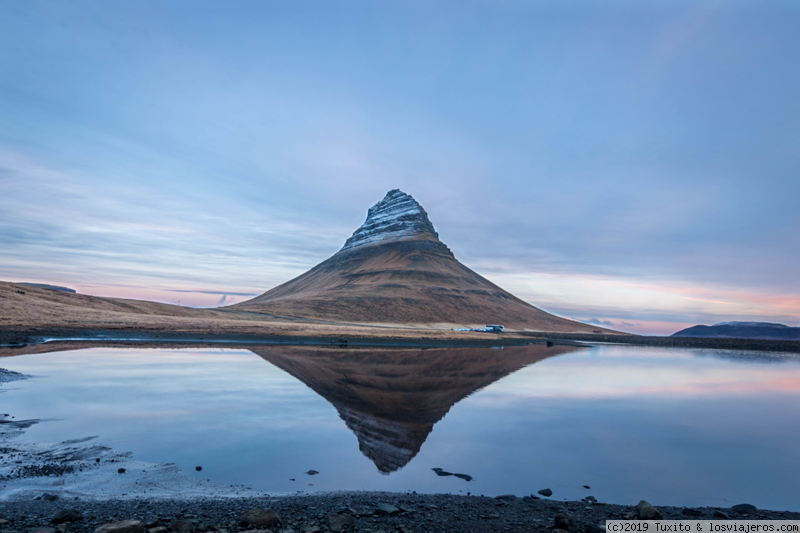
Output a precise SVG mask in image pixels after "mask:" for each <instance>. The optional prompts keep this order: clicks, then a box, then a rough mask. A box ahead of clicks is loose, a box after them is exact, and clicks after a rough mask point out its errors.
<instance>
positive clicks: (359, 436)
mask: <svg viewBox="0 0 800 533" xmlns="http://www.w3.org/2000/svg"><path fill="white" fill-rule="evenodd" d="M256 352H257V353H256ZM0 366H2V367H4V368H8V369H10V370H15V371H18V372H23V373H26V374H31V375H33V376H35V377H34V379H30V380H27V381H20V382H14V383H9V384H6V385H4V386H3V387H2V389H4V390H5V392H4V393H3V394H0V404H1V405H2V412H7V413H11V414H13V415H14V416H16V418H17V419H18V420H19V419H27V418H39V419H45V420H43V421H42V422H41V423H39V424H37V425H34V426H32V427H31V428H30V429H28V430H27V432H26V434H25V436H24V438H25V439H27V440H31V441H36V442H54V441H62V440H66V439H72V438H80V437H85V436H89V435H99V436H100V440H101V441H102V442H103V443H105V444H108V445H110V446H112V447H114V448H116V449H118V450H121V451H131V452H133V454H134V457H135V458H137V459H140V460H144V461H151V462H176V463H178V464H179V465H180V466H181V468H182V469H184V470H185V471H186V472H188V473H191V474H192V475H202V477H204V478H210V479H212V480H215V481H219V482H222V483H231V484H234V483H242V484H245V485H247V486H250V487H253V488H260V489H264V490H269V491H281V492H283V491H293V490H303V491H314V490H331V489H346V490H350V489H352V490H372V489H375V490H392V491H406V490H416V491H418V492H456V493H457V492H459V491H463V493H466V492H467V491H471V492H472V493H473V494H486V495H498V494H505V493H515V494H518V495H524V494H531V493H535V492H536V491H537V490H539V489H542V488H545V487H549V488H551V489H553V492H554V496H553V497H554V498H558V499H564V498H566V499H575V498H581V497H584V496H586V495H589V494H591V495H593V496H595V497H597V498H598V499H599V500H600V501H605V502H614V503H636V502H638V501H639V499H647V500H649V501H651V502H653V503H657V504H674V505H725V506H730V505H732V504H736V503H741V502H748V503H752V504H755V505H757V506H759V507H765V508H772V509H792V510H800V415H799V413H800V356H784V357H777V358H770V357H769V356H767V357H760V356H759V354H757V353H752V352H751V353H747V352H725V351H712V350H678V349H656V348H640V347H620V346H599V347H593V348H585V349H572V348H563V347H555V348H550V349H549V350H548V349H547V348H545V347H541V346H536V347H524V348H505V349H487V348H470V349H463V348H462V349H452V350H448V349H430V350H375V349H372V350H359V349H354V348H349V349H313V348H287V347H280V348H263V349H258V350H257V351H248V350H244V349H236V350H233V349H186V350H173V349H113V348H96V349H87V350H78V351H64V352H54V353H48V354H38V355H25V356H18V357H9V358H4V359H2V360H0ZM197 465H202V467H203V471H202V473H200V474H197V473H195V471H194V467H195V466H197ZM433 467H441V468H444V469H445V470H448V471H450V472H461V473H466V474H469V475H472V476H473V477H474V480H473V481H472V482H466V481H464V480H461V479H458V478H454V477H438V476H436V475H435V474H434V473H433V472H432V471H431V468H433ZM309 469H314V470H318V471H319V472H320V474H319V475H316V476H313V477H310V476H307V475H305V474H304V472H305V471H307V470H309ZM291 478H294V479H295V480H296V481H290V479H291ZM311 483H313V486H309V484H311ZM583 485H590V486H591V490H586V489H584V488H582V486H583Z"/></svg>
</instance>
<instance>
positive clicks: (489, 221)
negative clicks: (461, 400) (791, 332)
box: [0, 0, 800, 334]
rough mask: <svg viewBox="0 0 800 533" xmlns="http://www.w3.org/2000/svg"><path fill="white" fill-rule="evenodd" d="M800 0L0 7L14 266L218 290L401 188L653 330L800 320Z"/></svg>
mask: <svg viewBox="0 0 800 533" xmlns="http://www.w3.org/2000/svg"><path fill="white" fill-rule="evenodd" d="M798 27H800V3H798V2H794V1H769V0H759V1H741V0H726V1H703V0H698V1H693V2H684V1H679V0H670V1H666V0H661V1H656V0H654V1H650V2H640V1H634V0H630V1H621V0H619V1H617V0H609V1H603V2H600V1H597V2H588V1H570V0H554V1H545V0H543V1H522V0H507V1H504V0H492V1H485V2H483V1H481V2H474V1H472V2H471V1H457V2H456V1H453V2H446V1H441V2H436V1H434V2H431V1H420V2H415V1H410V0H404V1H391V0H389V1H385V2H367V1H358V0H352V1H330V0H325V1H302V0H301V1H296V2H274V1H260V0H259V1H244V0H242V1H237V2H217V1H211V2H207V1H199V0H190V1H174V0H167V1H160V0H159V1H154V0H136V1H120V2H104V1H92V2H85V1H75V2H70V3H68V4H67V3H63V2H57V1H54V2H40V1H36V0H30V1H26V2H16V1H13V0H0V279H2V280H7V281H32V282H44V283H54V284H59V285H65V286H68V287H72V288H74V289H77V290H78V291H79V292H81V293H85V294H93V295H98V296H116V297H126V298H143V299H151V300H157V301H163V302H168V303H180V304H181V305H192V306H202V307H215V306H218V305H227V304H230V303H235V302H239V301H243V300H245V299H248V298H250V297H252V296H254V295H257V294H260V293H262V292H264V291H266V290H268V289H270V288H271V287H274V286H276V285H278V284H280V283H283V282H284V281H287V280H288V279H291V278H293V277H295V276H297V275H299V274H301V273H303V272H304V271H305V270H307V269H309V268H310V267H312V266H314V265H315V264H317V263H319V262H320V261H322V260H324V259H326V258H327V257H329V256H330V255H332V254H333V253H335V252H336V251H337V250H338V249H339V248H340V247H341V246H342V244H343V243H344V241H345V240H346V239H347V237H349V236H350V234H352V232H353V231H355V230H356V228H358V227H359V226H360V225H361V224H362V223H363V222H364V219H365V218H366V211H367V209H368V208H369V207H370V206H371V205H373V204H374V203H375V202H377V201H379V200H380V199H381V198H382V197H383V196H384V194H385V193H386V192H387V191H388V190H390V189H394V188H399V189H401V190H403V191H404V192H406V193H409V194H411V195H412V196H414V198H416V199H417V200H418V201H419V202H420V203H421V204H422V205H423V206H424V207H425V209H426V211H427V212H428V214H429V216H430V218H431V220H432V222H433V224H434V226H435V227H436V229H437V231H438V232H439V235H440V238H441V239H442V241H443V242H445V243H446V244H447V245H448V246H449V247H450V249H451V250H452V251H453V252H454V253H455V255H456V257H457V258H458V259H459V260H461V261H462V262H463V263H464V264H466V265H467V266H469V267H471V268H472V269H474V270H476V271H477V272H479V273H480V274H482V275H484V276H485V277H487V278H488V279H490V280H491V281H493V282H495V283H497V284H498V285H500V286H502V287H503V288H505V289H507V290H509V291H511V292H512V293H514V294H516V295H517V296H519V297H521V298H523V299H524V300H526V301H528V302H530V303H532V304H534V305H536V306H538V307H540V308H542V309H545V310H547V311H549V312H552V313H555V314H558V315H560V316H565V317H569V318H575V319H578V320H582V321H586V322H590V323H593V324H599V325H604V326H608V327H613V328H616V329H620V330H623V331H630V332H635V333H643V334H671V333H673V332H675V331H677V330H679V329H682V328H683V327H687V326H690V325H694V324H713V323H717V322H723V321H731V320H747V321H750V320H753V321H768V322H779V323H784V324H788V325H791V326H800V283H798V273H799V272H800V208H799V207H800V98H798V95H800V66H799V65H800V63H798V60H799V59H800V31H797V28H798Z"/></svg>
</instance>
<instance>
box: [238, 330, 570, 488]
mask: <svg viewBox="0 0 800 533" xmlns="http://www.w3.org/2000/svg"><path fill="white" fill-rule="evenodd" d="M578 349H580V348H575V347H571V346H551V347H549V348H548V347H546V346H544V345H535V346H514V347H505V348H503V349H502V350H496V349H491V348H435V349H403V350H398V349H347V350H340V349H320V348H319V347H309V348H306V347H285V346H282V347H267V348H258V349H253V348H250V350H251V351H253V352H254V353H256V354H258V355H259V356H261V357H263V358H264V359H265V360H266V361H269V362H270V363H272V364H273V365H275V366H277V367H278V368H280V369H282V370H284V371H286V372H288V373H289V374H291V375H292V376H294V377H296V378H297V379H299V380H300V381H302V382H303V383H305V384H306V385H308V386H309V387H310V388H311V389H312V390H313V391H314V392H316V393H317V394H319V395H320V396H322V397H323V398H325V399H326V400H327V401H328V402H330V403H331V404H332V405H333V406H334V407H335V408H336V410H337V411H338V412H339V416H340V417H341V418H342V420H344V422H345V424H347V427H348V428H350V430H351V431H352V432H353V433H355V435H356V437H357V438H358V443H359V448H360V449H361V452H362V453H363V454H364V455H366V456H367V457H368V458H369V459H370V460H371V461H372V462H373V463H375V466H376V467H377V468H378V470H379V471H381V472H383V473H386V474H388V473H390V472H394V471H396V470H399V469H400V468H402V467H404V466H405V465H406V464H407V463H408V462H409V461H411V459H413V458H414V456H416V455H417V453H419V450H420V448H421V447H422V445H423V443H424V442H425V440H426V439H427V438H428V435H429V434H430V432H431V431H432V430H433V426H434V424H436V423H437V422H438V421H439V420H441V419H442V418H444V416H445V415H446V414H447V412H448V411H449V410H450V408H451V407H453V405H455V404H456V403H457V402H459V401H461V400H462V399H464V398H466V397H467V396H469V395H470V394H472V393H473V392H475V391H476V390H478V389H481V388H483V387H486V386H487V385H490V384H491V383H493V382H495V381H497V380H498V379H500V378H503V377H505V376H507V375H509V374H511V373H512V372H515V371H517V370H519V369H521V368H523V367H525V366H527V365H530V364H533V363H535V362H537V361H541V360H542V359H545V358H547V357H552V356H555V355H560V354H564V353H568V352H571V351H574V350H578Z"/></svg>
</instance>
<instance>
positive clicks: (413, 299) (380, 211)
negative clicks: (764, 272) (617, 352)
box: [230, 190, 609, 333]
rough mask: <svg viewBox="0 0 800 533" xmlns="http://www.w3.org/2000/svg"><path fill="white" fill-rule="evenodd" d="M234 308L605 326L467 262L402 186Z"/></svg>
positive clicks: (341, 317) (535, 326)
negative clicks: (530, 296) (295, 269)
mask: <svg viewBox="0 0 800 533" xmlns="http://www.w3.org/2000/svg"><path fill="white" fill-rule="evenodd" d="M230 309H232V310H238V311H251V312H261V313H269V314H275V315H289V316H299V317H304V318H314V319H321V320H332V321H340V322H358V323H394V324H458V325H470V326H476V325H485V324H503V325H505V326H507V327H511V328H514V329H529V330H536V331H561V332H584V333H591V332H593V331H595V330H603V328H597V327H593V326H589V325H586V324H581V323H579V322H575V321H572V320H567V319H563V318H560V317H557V316H554V315H551V314H549V313H547V312H545V311H542V310H541V309H538V308H536V307H534V306H532V305H530V304H528V303H527V302H524V301H522V300H520V299H519V298H517V297H516V296H514V295H513V294H510V293H508V292H506V291H505V290H503V289H501V288H500V287H498V286H497V285H495V284H493V283H492V282H490V281H489V280H487V279H486V278H484V277H482V276H480V275H479V274H477V273H475V272H473V271H472V270H470V269H469V268H467V267H466V266H464V265H462V264H461V263H460V262H459V261H458V260H457V259H456V258H455V256H454V255H453V253H452V252H451V251H450V249H449V248H448V247H447V246H446V245H445V244H444V243H442V242H441V241H440V240H439V238H438V234H437V233H436V230H435V229H434V227H433V224H432V223H431V221H430V220H429V219H428V215H427V213H426V212H425V210H424V209H423V208H422V206H420V205H419V204H418V203H417V202H416V201H415V200H414V199H413V198H412V197H411V196H409V195H408V194H405V193H403V192H401V191H399V190H393V191H389V193H387V194H386V197H385V198H384V199H383V200H381V201H380V202H378V203H377V204H375V205H374V206H373V207H372V208H370V210H369V212H368V215H367V220H366V222H364V224H363V225H362V226H361V227H360V228H359V229H358V230H356V232H355V233H353V236H352V237H350V238H349V239H348V240H347V242H346V243H345V245H344V246H343V247H342V249H341V250H339V252H337V253H336V254H334V255H333V256H332V257H330V258H329V259H327V260H325V261H323V262H322V263H320V264H319V265H317V266H315V267H314V268H312V269H311V270H309V271H308V272H306V273H305V274H302V275H301V276H298V277H297V278H295V279H293V280H291V281H288V282H286V283H284V284H283V285H279V286H278V287H275V288H274V289H271V290H269V291H267V292H265V293H264V294H262V295H261V296H258V297H256V298H253V299H252V300H248V301H246V302H242V303H239V304H236V305H233V306H231V307H230ZM603 331H606V332H607V331H609V330H603Z"/></svg>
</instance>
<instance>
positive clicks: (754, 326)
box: [672, 322, 800, 340]
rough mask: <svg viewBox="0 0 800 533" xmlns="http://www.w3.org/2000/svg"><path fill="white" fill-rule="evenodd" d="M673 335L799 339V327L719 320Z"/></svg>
mask: <svg viewBox="0 0 800 533" xmlns="http://www.w3.org/2000/svg"><path fill="white" fill-rule="evenodd" d="M672 336H673V337H706V338H732V339H764V340H800V328H793V327H790V326H787V325H784V324H774V323H771V322H720V323H719V324H714V325H713V326H702V325H700V326H692V327H690V328H686V329H683V330H681V331H678V332H677V333H673V334H672Z"/></svg>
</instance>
